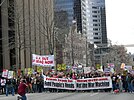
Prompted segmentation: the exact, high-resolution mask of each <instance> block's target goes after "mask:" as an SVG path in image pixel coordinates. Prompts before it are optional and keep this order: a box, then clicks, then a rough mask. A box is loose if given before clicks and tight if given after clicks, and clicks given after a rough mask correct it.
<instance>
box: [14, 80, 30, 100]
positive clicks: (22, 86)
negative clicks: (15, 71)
mask: <svg viewBox="0 0 134 100" xmlns="http://www.w3.org/2000/svg"><path fill="white" fill-rule="evenodd" d="M27 87H28V85H27V84H26V80H25V79H21V80H20V84H19V87H18V94H19V95H20V96H21V97H20V96H18V98H17V99H18V100H20V99H21V100H27V97H26V88H27Z"/></svg>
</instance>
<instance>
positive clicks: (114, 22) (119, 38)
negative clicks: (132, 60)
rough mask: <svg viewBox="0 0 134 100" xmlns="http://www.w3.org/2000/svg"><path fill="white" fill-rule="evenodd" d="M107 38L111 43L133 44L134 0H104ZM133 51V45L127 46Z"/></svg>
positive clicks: (129, 50)
mask: <svg viewBox="0 0 134 100" xmlns="http://www.w3.org/2000/svg"><path fill="white" fill-rule="evenodd" d="M105 2H106V20H107V35H108V39H110V40H111V41H112V43H113V44H119V45H120V44H122V45H126V44H134V0H105ZM127 49H128V52H131V53H134V47H131V48H130V47H129V48H127Z"/></svg>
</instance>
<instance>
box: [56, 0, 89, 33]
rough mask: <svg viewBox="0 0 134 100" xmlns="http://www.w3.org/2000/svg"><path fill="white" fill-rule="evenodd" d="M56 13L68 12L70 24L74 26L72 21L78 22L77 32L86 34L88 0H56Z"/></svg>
mask: <svg viewBox="0 0 134 100" xmlns="http://www.w3.org/2000/svg"><path fill="white" fill-rule="evenodd" d="M54 6H55V11H62V10H63V11H66V12H67V14H68V24H69V26H71V25H72V21H73V20H76V22H77V32H80V33H82V34H86V30H87V27H86V24H87V17H86V16H87V14H86V6H87V5H86V0H55V4H54Z"/></svg>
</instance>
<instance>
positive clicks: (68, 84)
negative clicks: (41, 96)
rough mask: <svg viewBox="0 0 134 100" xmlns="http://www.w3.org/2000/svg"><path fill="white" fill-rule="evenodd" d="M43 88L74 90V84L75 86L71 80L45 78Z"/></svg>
mask: <svg viewBox="0 0 134 100" xmlns="http://www.w3.org/2000/svg"><path fill="white" fill-rule="evenodd" d="M44 88H56V89H67V90H75V89H76V84H75V80H72V79H63V78H45V80H44Z"/></svg>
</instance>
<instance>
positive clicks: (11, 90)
mask: <svg viewBox="0 0 134 100" xmlns="http://www.w3.org/2000/svg"><path fill="white" fill-rule="evenodd" d="M9 91H10V92H11V93H12V96H14V87H13V86H11V87H8V86H6V96H8V94H9Z"/></svg>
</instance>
